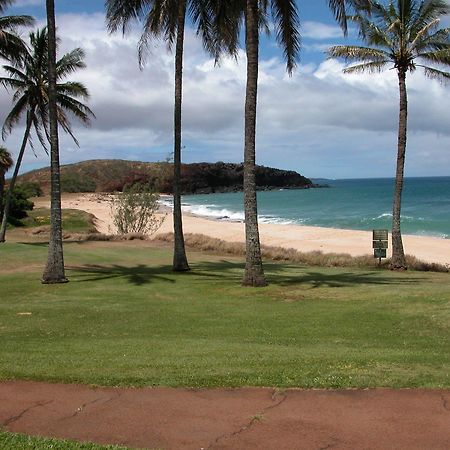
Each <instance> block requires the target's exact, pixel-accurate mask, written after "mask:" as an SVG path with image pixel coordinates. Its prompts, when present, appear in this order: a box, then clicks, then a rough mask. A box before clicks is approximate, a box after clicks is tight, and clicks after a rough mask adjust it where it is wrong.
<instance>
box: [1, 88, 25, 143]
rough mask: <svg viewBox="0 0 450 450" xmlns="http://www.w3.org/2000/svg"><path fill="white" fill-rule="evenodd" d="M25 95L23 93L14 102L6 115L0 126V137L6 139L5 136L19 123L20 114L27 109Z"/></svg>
mask: <svg viewBox="0 0 450 450" xmlns="http://www.w3.org/2000/svg"><path fill="white" fill-rule="evenodd" d="M27 100H28V99H27V97H26V96H25V95H23V96H22V97H20V98H19V99H18V100H17V101H16V103H15V104H14V106H13V108H12V109H11V111H10V112H9V113H8V115H7V116H6V119H5V122H4V123H3V127H2V138H3V140H5V139H6V136H8V134H10V133H11V131H12V129H13V128H14V127H15V126H16V125H17V124H18V123H19V121H20V118H21V117H22V114H23V113H24V112H26V111H28V106H29V105H28V101H27Z"/></svg>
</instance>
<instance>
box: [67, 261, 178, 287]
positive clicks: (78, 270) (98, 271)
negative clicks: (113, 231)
mask: <svg viewBox="0 0 450 450" xmlns="http://www.w3.org/2000/svg"><path fill="white" fill-rule="evenodd" d="M67 269H68V270H69V271H70V272H71V275H70V280H71V281H72V282H75V283H87V282H92V281H101V280H108V279H114V278H116V279H117V278H123V279H125V280H126V281H128V282H129V283H130V284H134V285H135V286H143V285H145V284H150V283H152V282H154V281H166V282H168V283H175V282H176V280H175V279H174V277H170V275H171V270H172V267H171V266H153V267H150V266H146V265H144V264H138V265H137V266H131V267H128V266H121V265H118V264H113V265H110V266H106V265H105V266H101V265H97V264H92V265H85V266H81V267H78V266H71V267H67Z"/></svg>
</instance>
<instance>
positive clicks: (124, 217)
mask: <svg viewBox="0 0 450 450" xmlns="http://www.w3.org/2000/svg"><path fill="white" fill-rule="evenodd" d="M158 200H159V195H158V194H156V193H155V192H154V191H153V190H152V189H151V188H149V187H148V186H144V185H141V184H135V185H134V186H132V187H130V188H128V189H126V190H124V192H123V193H122V194H119V195H118V196H116V197H115V198H113V199H112V203H111V210H112V215H113V220H114V225H115V226H116V227H117V232H118V233H119V234H130V233H141V234H147V235H150V234H153V233H155V232H156V231H157V230H158V229H159V227H160V226H161V225H162V223H163V221H164V219H165V216H163V217H157V216H156V213H157V211H158V208H159V205H158Z"/></svg>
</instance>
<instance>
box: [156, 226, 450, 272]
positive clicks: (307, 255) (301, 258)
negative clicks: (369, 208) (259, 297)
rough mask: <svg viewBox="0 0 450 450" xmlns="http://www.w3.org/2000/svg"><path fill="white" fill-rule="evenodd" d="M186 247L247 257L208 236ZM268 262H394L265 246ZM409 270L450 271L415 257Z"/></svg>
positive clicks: (240, 246) (192, 238)
mask: <svg viewBox="0 0 450 450" xmlns="http://www.w3.org/2000/svg"><path fill="white" fill-rule="evenodd" d="M153 239H154V240H156V241H162V242H173V233H165V234H159V235H157V236H155V237H154V238H153ZM184 240H185V244H186V245H187V246H188V247H191V248H195V249H196V250H201V251H205V252H213V253H219V254H223V255H232V256H244V255H245V244H244V243H243V242H227V241H223V240H222V239H217V238H213V237H209V236H205V235H204V234H191V233H187V234H185V235H184ZM261 252H262V256H263V258H264V259H268V260H271V261H284V262H292V263H296V264H305V265H308V266H320V267H371V268H373V267H382V268H384V269H387V268H388V267H389V263H390V260H389V259H385V260H384V261H383V262H382V263H381V266H379V265H378V262H377V261H378V260H376V259H375V258H374V257H373V256H372V255H364V256H351V255H349V254H348V253H324V252H322V251H320V250H317V251H313V252H300V251H298V250H296V249H294V248H284V247H273V246H268V245H263V246H261ZM406 261H407V264H408V267H409V268H410V269H412V270H417V271H422V272H449V268H448V267H447V266H444V265H443V264H438V263H427V262H425V261H421V260H419V259H418V258H416V257H415V256H411V255H406Z"/></svg>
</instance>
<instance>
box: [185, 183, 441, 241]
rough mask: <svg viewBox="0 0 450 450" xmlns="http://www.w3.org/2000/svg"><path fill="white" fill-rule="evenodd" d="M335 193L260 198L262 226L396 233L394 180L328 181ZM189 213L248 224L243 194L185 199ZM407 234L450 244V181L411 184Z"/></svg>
mask: <svg viewBox="0 0 450 450" xmlns="http://www.w3.org/2000/svg"><path fill="white" fill-rule="evenodd" d="M321 183H326V184H328V185H329V186H330V187H329V188H319V189H285V190H274V191H263V192H258V215H259V221H260V223H275V224H281V225H283V224H297V225H308V226H320V227H328V228H344V229H354V230H372V229H376V228H386V229H390V228H391V219H392V211H391V210H392V196H393V189H394V180H393V179H380V178H377V179H358V180H356V179H351V180H326V181H321ZM182 202H183V210H184V211H186V212H191V213H193V214H197V215H199V216H205V217H210V218H216V219H220V220H233V221H242V220H243V219H244V210H243V194H242V192H238V193H224V194H206V195H188V196H183V199H182ZM402 233H404V234H416V235H424V236H435V237H440V238H445V239H450V177H430V178H406V179H405V183H404V189H403V197H402Z"/></svg>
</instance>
